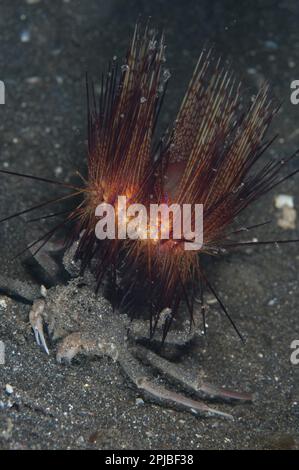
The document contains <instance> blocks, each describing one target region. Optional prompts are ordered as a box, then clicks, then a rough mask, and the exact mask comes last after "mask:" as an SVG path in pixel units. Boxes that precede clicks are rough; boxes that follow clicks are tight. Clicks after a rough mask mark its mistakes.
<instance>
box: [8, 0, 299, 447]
mask: <svg viewBox="0 0 299 470" xmlns="http://www.w3.org/2000/svg"><path fill="white" fill-rule="evenodd" d="M252 3H253V2H245V1H239V2H233V1H230V0H225V1H220V0H219V1H212V0H207V1H204V0H202V1H195V0H194V1H188V0H185V1H184V2H182V1H174V0H171V1H167V0H163V1H162V0H161V1H160V0H152V1H151V2H149V1H147V0H142V1H140V0H139V1H137V0H123V1H121V0H115V1H113V0H110V1H105V0H90V1H88V2H83V1H81V2H80V1H78V0H72V1H71V0H69V1H66V0H65V1H62V0H52V1H51V2H50V1H48V2H46V1H35V2H34V1H32V0H31V1H25V0H24V1H20V0H15V1H14V2H11V1H8V0H3V1H2V2H1V6H0V31H1V32H0V39H1V42H0V79H1V80H3V81H4V82H5V84H6V104H5V106H1V107H0V111H1V119H0V135H1V140H0V146H1V151H0V158H1V167H5V168H8V169H11V170H16V171H23V172H28V173H33V174H36V175H43V176H45V177H51V178H53V177H59V178H63V179H66V180H67V179H70V178H72V176H73V173H74V170H75V169H76V168H84V159H85V156H86V142H85V139H86V119H85V118H86V105H85V89H84V74H85V72H86V71H87V70H88V71H89V72H90V73H91V74H94V75H95V76H96V75H97V74H99V72H100V71H101V70H103V68H104V67H105V65H106V63H107V61H108V59H110V58H111V57H112V56H113V55H114V54H117V55H119V56H122V55H123V54H124V52H125V50H126V44H127V42H128V39H129V37H130V35H131V33H132V29H133V25H134V22H135V20H136V19H137V17H138V15H139V14H142V15H143V17H147V16H148V15H151V16H152V18H153V24H155V25H157V26H158V27H161V28H164V30H165V33H166V38H167V44H168V47H167V56H168V64H169V69H170V70H171V73H172V79H171V82H170V86H169V93H168V96H167V99H166V103H165V109H164V114H163V118H162V122H161V127H162V128H163V127H164V126H165V124H166V123H167V122H168V121H169V120H171V119H172V118H173V116H174V113H175V111H176V110H177V107H178V105H179V101H180V99H181V98H182V96H183V93H184V90H185V87H186V85H187V82H188V79H189V77H190V75H191V73H192V69H193V66H194V64H195V62H196V59H197V57H198V55H199V53H200V50H201V48H202V46H203V44H204V43H207V42H208V43H210V44H214V45H215V49H216V50H217V52H218V53H219V54H220V55H222V57H224V58H225V59H228V60H229V61H230V62H231V63H232V66H233V69H234V70H235V71H236V73H237V75H238V76H239V78H240V79H241V80H242V82H243V90H244V94H245V96H246V98H247V99H248V100H249V99H250V97H251V96H252V95H254V94H255V93H256V90H257V85H258V84H259V83H260V82H261V81H263V80H264V79H267V80H268V81H269V82H270V83H271V86H272V88H273V92H274V94H275V96H276V97H277V99H278V100H279V101H282V102H283V105H282V107H281V110H280V112H279V114H278V116H277V118H276V119H275V122H274V124H273V127H272V131H271V132H272V135H274V134H275V133H276V132H279V134H280V138H279V139H278V140H277V141H276V143H275V144H274V145H273V147H272V150H271V151H269V152H268V157H272V158H281V157H282V156H287V155H289V154H291V153H292V152H293V151H294V150H295V149H296V148H298V147H299V127H298V125H299V106H298V107H297V106H294V105H292V104H291V103H290V99H289V95H290V82H291V81H292V80H295V79H299V33H298V21H297V20H298V15H299V7H298V4H297V2H296V1H295V0H285V1H274V0H272V1H271V0H269V1H267V0H264V1H262V0H260V1H256V2H254V3H255V6H253V5H252ZM298 163H299V162H298V159H297V163H296V162H294V163H293V164H292V165H293V166H291V168H290V169H291V170H293V169H294V168H295V167H296V165H297V166H298ZM0 180H1V197H0V214H1V217H4V216H6V215H8V214H10V213H12V212H16V211H20V210H23V209H25V208H26V207H29V206H31V205H33V204H34V203H38V202H39V201H41V200H45V199H47V198H48V197H52V196H53V197H55V196H56V195H57V189H56V188H55V187H51V186H46V185H44V184H40V183H32V182H30V181H28V180H27V181H26V180H22V179H18V178H13V177H4V176H1V178H0ZM298 181H299V177H297V178H294V179H291V180H288V181H286V182H284V183H283V185H282V186H281V187H280V188H276V189H275V190H274V191H273V192H272V193H271V194H269V195H267V196H266V197H264V198H263V200H260V201H259V202H257V203H256V204H255V205H254V206H253V207H251V208H250V209H249V210H248V211H247V212H246V214H244V218H243V221H242V222H241V223H242V224H244V223H246V224H253V223H255V222H256V223H258V222H262V221H265V220H268V219H273V223H272V225H268V226H266V227H263V228H261V229H259V230H258V231H257V232H256V233H255V234H254V235H256V236H258V237H259V238H264V239H267V238H268V239H269V238H273V237H280V238H291V237H293V238H295V237H296V235H297V236H298V230H297V232H296V231H294V230H290V231H283V230H281V229H279V228H278V227H277V224H276V211H275V208H274V204H273V198H274V196H275V195H277V194H279V193H284V194H289V195H292V196H294V200H295V206H297V207H299V191H298ZM32 229H33V225H32V224H26V223H25V218H19V219H18V220H14V221H9V222H6V223H4V224H2V225H1V231H0V254H1V258H0V259H1V267H2V270H1V274H2V275H4V276H5V275H6V274H9V275H10V276H13V277H15V278H18V279H21V280H24V281H25V280H29V279H30V276H29V274H28V273H27V272H26V271H25V269H24V267H23V265H22V263H21V262H20V260H19V259H17V260H14V261H11V258H12V256H13V255H14V254H16V253H17V252H19V251H21V250H22V249H23V248H24V246H25V243H26V242H25V239H26V237H27V238H28V237H29V238H30V233H31V231H32ZM45 229H46V225H45ZM297 229H298V225H297ZM250 235H251V234H250ZM252 236H253V234H252ZM298 267H299V251H298V246H296V245H288V246H283V247H281V248H275V247H269V246H263V247H260V248H256V249H254V250H253V249H247V250H244V249H243V250H236V251H235V252H234V253H233V254H230V255H227V256H224V257H223V258H222V259H220V260H212V261H210V262H208V264H207V270H208V273H209V276H210V278H211V280H213V282H214V284H215V285H216V286H217V289H218V291H219V293H220V294H221V295H222V297H223V299H224V300H225V302H226V304H227V306H228V307H229V311H230V312H231V314H232V316H233V318H234V320H235V321H236V322H237V324H238V326H239V328H240V329H241V330H242V332H243V333H244V335H245V336H246V339H247V341H246V344H245V345H242V344H241V342H240V341H239V340H238V338H237V337H236V335H235V334H234V332H233V331H232V329H231V327H230V325H229V324H228V322H227V321H226V320H225V319H224V318H223V317H222V315H221V313H220V311H219V309H218V307H217V305H216V304H214V303H210V305H209V310H208V325H209V328H208V336H207V337H206V339H202V340H201V341H200V342H199V344H198V346H197V347H196V348H195V351H194V352H193V354H192V355H191V354H188V355H187V356H186V357H184V359H182V363H183V364H184V366H185V367H190V368H193V370H195V371H196V370H201V368H202V369H203V370H204V371H205V374H206V376H207V378H208V379H209V380H210V381H211V382H215V383H217V384H219V385H224V386H228V387H231V388H236V389H240V390H241V389H244V390H247V391H254V392H256V397H255V402H254V404H252V405H250V404H249V405H237V406H234V407H232V406H229V405H225V404H220V405H219V408H220V409H222V410H225V411H228V412H229V411H231V412H232V413H233V415H234V417H235V420H234V422H228V421H224V420H217V419H201V418H196V417H194V416H192V415H190V414H187V413H184V412H178V411H174V410H169V409H161V408H160V407H159V406H157V405H152V404H148V403H144V404H142V402H141V401H140V400H137V401H136V399H137V398H138V397H139V395H138V392H136V390H135V389H134V388H133V387H132V386H131V385H130V384H129V383H128V381H127V379H126V378H125V377H124V376H123V374H122V373H121V370H120V368H119V366H118V365H117V364H115V363H113V362H112V361H111V360H108V359H101V360H89V359H86V358H79V359H78V360H76V361H75V362H74V364H73V365H71V366H70V367H67V366H61V365H58V364H56V362H55V355H54V350H55V349H54V347H53V346H52V347H51V355H50V357H47V356H46V355H45V354H44V353H42V351H41V350H39V349H38V347H37V346H36V344H35V343H34V340H33V335H32V333H31V331H30V328H29V326H28V311H29V307H28V306H26V305H21V304H18V303H16V302H14V301H11V300H8V299H3V298H1V299H0V339H1V340H2V341H4V343H5V346H6V364H5V366H4V365H0V447H1V448H3V449H6V448H9V449H40V448H48V449H58V448H82V449H86V448H99V449H103V448H104V449H121V448H128V449H144V448H146V449H158V448H159V449H197V448H198V449H211V448H215V449H237V448H238V449H243V448H254V449H263V448H271V449H281V448H283V449H292V448H299V382H298V379H299V365H298V366H294V365H292V364H291V363H290V353H291V349H290V344H291V342H292V341H293V340H295V339H299V326H298V307H299V296H298ZM210 299H211V298H210V297H208V300H210ZM63 307H64V306H63V305H61V309H63ZM6 384H9V385H11V387H12V390H10V388H9V387H8V388H7V391H8V392H12V393H11V394H9V393H7V392H5V386H6Z"/></svg>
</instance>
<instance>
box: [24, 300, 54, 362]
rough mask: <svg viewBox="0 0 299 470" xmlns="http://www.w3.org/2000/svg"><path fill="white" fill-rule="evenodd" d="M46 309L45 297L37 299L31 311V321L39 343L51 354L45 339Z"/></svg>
mask: <svg viewBox="0 0 299 470" xmlns="http://www.w3.org/2000/svg"><path fill="white" fill-rule="evenodd" d="M44 309H45V301H44V299H37V300H35V301H34V302H33V305H32V307H31V310H30V312H29V321H30V325H31V327H32V329H33V332H34V336H35V340H36V342H37V344H38V345H39V346H41V347H42V348H43V349H44V351H45V352H46V353H47V354H50V353H49V349H48V346H47V343H46V340H45V335H44V328H43V313H44Z"/></svg>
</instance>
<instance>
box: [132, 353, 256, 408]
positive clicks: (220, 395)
mask: <svg viewBox="0 0 299 470" xmlns="http://www.w3.org/2000/svg"><path fill="white" fill-rule="evenodd" d="M134 353H135V354H136V355H137V356H138V358H139V359H140V360H142V361H143V362H145V363H147V364H149V365H151V366H152V367H154V368H155V369H157V370H159V371H160V372H162V373H163V374H164V375H166V376H168V377H169V378H170V379H171V380H174V381H175V382H177V383H179V384H180V385H182V386H183V387H184V389H185V390H188V391H189V392H193V393H195V394H196V395H197V396H199V397H200V398H208V399H214V400H215V399H220V400H224V401H229V402H231V401H238V402H251V401H252V399H253V398H252V395H251V394H250V393H241V392H234V391H232V390H227V389H225V388H221V387H217V386H215V385H212V384H209V383H208V382H203V381H202V380H200V379H199V378H197V377H194V375H193V374H192V373H190V372H189V373H188V371H186V370H185V369H184V370H183V369H182V368H181V367H179V366H177V365H176V364H173V363H172V362H169V361H167V360H166V359H163V358H162V357H161V356H158V355H157V354H155V353H154V352H153V351H150V350H148V349H145V348H143V347H139V346H138V348H135V349H134Z"/></svg>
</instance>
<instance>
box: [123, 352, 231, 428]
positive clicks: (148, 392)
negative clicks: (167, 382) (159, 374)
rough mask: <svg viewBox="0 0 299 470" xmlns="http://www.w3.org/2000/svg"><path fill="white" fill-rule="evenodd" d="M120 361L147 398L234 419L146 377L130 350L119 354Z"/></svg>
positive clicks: (207, 414) (209, 415) (203, 414)
mask: <svg viewBox="0 0 299 470" xmlns="http://www.w3.org/2000/svg"><path fill="white" fill-rule="evenodd" d="M118 361H119V363H120V365H121V366H122V368H123V370H124V371H125V373H126V374H127V376H128V377H129V379H130V380H131V381H132V382H133V383H134V384H135V385H136V386H137V388H138V389H139V390H140V391H142V392H143V393H144V395H145V398H150V399H151V400H152V401H154V402H157V403H158V404H161V405H164V406H170V407H175V408H178V409H182V410H186V411H189V412H191V413H193V414H197V415H200V416H207V417H218V418H219V417H222V418H228V419H233V416H232V415H230V414H228V413H224V412H222V411H219V410H217V409H215V408H211V407H209V406H207V405H206V404H205V403H203V402H202V401H199V400H193V399H192V398H189V397H186V396H184V395H182V394H180V393H176V392H174V391H172V390H169V389H167V388H165V387H163V386H162V385H160V384H157V383H155V382H154V381H152V380H149V379H148V378H147V377H146V375H147V374H146V370H145V368H144V367H142V365H141V364H140V363H139V361H138V360H137V359H135V358H134V357H133V356H132V355H131V354H128V352H126V351H122V352H121V354H119V358H118Z"/></svg>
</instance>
